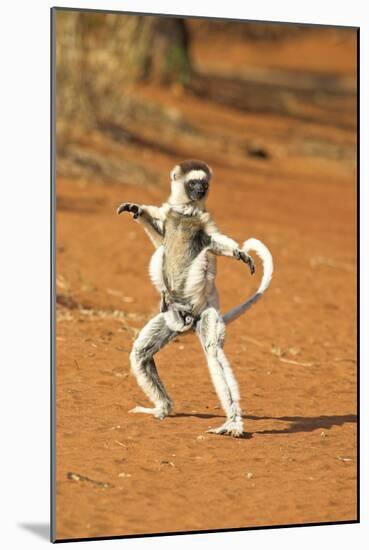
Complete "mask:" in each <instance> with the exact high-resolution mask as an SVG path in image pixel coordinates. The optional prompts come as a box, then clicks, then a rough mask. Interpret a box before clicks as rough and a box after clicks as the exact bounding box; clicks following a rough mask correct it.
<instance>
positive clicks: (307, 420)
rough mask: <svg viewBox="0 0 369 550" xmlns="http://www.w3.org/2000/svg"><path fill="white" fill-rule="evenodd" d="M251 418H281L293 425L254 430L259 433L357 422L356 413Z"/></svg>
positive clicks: (251, 418)
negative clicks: (279, 428)
mask: <svg viewBox="0 0 369 550" xmlns="http://www.w3.org/2000/svg"><path fill="white" fill-rule="evenodd" d="M246 419H249V420H281V421H282V422H291V425H290V426H288V427H287V428H282V429H281V430H278V429H272V430H262V431H260V432H254V433H258V434H271V435H272V434H288V433H299V432H313V431H314V430H317V429H318V428H323V429H326V430H329V429H330V428H332V427H333V426H342V425H343V424H346V423H350V422H354V423H356V422H357V416H356V415H355V414H346V415H332V416H325V415H321V416H306V417H304V416H278V417H270V416H252V415H249V416H246Z"/></svg>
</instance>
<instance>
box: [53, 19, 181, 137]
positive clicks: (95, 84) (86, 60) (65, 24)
mask: <svg viewBox="0 0 369 550" xmlns="http://www.w3.org/2000/svg"><path fill="white" fill-rule="evenodd" d="M56 37H57V40H56V65H57V94H56V100H57V137H58V148H59V147H61V148H62V147H63V146H64V145H65V144H66V143H67V142H70V140H71V139H73V137H74V136H75V135H76V134H78V132H79V131H80V130H83V129H84V130H85V129H86V128H87V129H88V128H89V127H94V126H99V124H100V123H106V122H107V121H108V122H109V123H110V124H113V125H114V124H121V123H122V120H124V114H125V112H126V111H127V109H129V106H130V104H129V99H128V98H127V97H126V96H125V90H127V89H128V88H129V85H130V84H132V83H134V82H137V81H148V82H155V83H160V84H163V85H169V84H172V83H174V82H177V83H178V82H179V83H180V84H182V85H185V84H186V83H187V82H188V81H189V79H190V74H191V65H190V61H189V55H188V36H187V30H186V27H185V22H184V21H183V20H182V19H175V18H167V17H156V16H152V17H151V16H136V15H132V16H131V15H130V16H125V15H119V14H109V13H107V14H105V13H90V12H77V11H64V12H61V11H60V12H58V13H57V23H56ZM127 87H128V88H127Z"/></svg>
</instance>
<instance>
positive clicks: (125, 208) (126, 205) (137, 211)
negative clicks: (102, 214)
mask: <svg viewBox="0 0 369 550" xmlns="http://www.w3.org/2000/svg"><path fill="white" fill-rule="evenodd" d="M122 212H131V213H132V214H133V217H134V218H135V219H136V218H138V217H139V216H142V214H143V209H142V208H141V206H140V205H139V204H135V203H132V202H122V204H121V205H120V206H119V207H118V208H117V214H121V213H122Z"/></svg>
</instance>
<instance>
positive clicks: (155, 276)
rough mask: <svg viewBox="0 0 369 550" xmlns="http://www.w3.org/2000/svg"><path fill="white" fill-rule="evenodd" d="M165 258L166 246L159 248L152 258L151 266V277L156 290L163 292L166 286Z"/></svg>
mask: <svg viewBox="0 0 369 550" xmlns="http://www.w3.org/2000/svg"><path fill="white" fill-rule="evenodd" d="M163 256H164V246H159V248H157V249H156V250H155V252H154V254H153V255H152V257H151V260H150V264H149V275H150V279H151V281H152V282H153V284H154V286H155V288H156V289H157V290H158V291H159V292H162V291H163V290H165V284H164V279H163Z"/></svg>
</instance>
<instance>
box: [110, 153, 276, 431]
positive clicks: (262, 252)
mask: <svg viewBox="0 0 369 550" xmlns="http://www.w3.org/2000/svg"><path fill="white" fill-rule="evenodd" d="M170 176H171V193H170V197H169V199H168V201H167V202H165V203H164V204H163V205H162V206H161V207H156V206H147V205H138V204H133V203H127V202H125V203H123V204H121V205H120V206H119V208H118V210H117V212H118V214H120V213H122V212H130V213H132V214H133V217H134V218H135V219H137V221H139V222H140V223H141V224H142V225H143V227H144V229H145V231H146V233H147V234H148V236H149V237H150V239H151V240H152V242H153V244H154V246H155V248H156V251H155V253H154V255H153V256H152V259H151V262H150V268H149V272H150V277H151V280H152V282H153V283H154V285H155V287H156V288H157V290H158V291H159V292H160V294H161V302H160V313H158V315H156V316H155V317H154V318H153V319H151V321H149V322H148V323H147V325H146V326H145V327H144V328H143V329H142V330H141V332H140V334H139V335H138V337H137V339H136V341H135V342H134V344H133V349H132V352H131V355H130V362H131V370H132V372H133V374H134V375H135V377H136V380H137V382H138V384H139V386H140V387H141V389H142V390H143V391H144V392H145V394H146V395H147V397H148V398H149V399H150V400H151V401H152V402H153V404H154V407H150V408H148V407H141V406H138V407H135V408H134V409H132V410H131V411H130V412H141V413H149V414H152V415H154V416H155V417H156V418H164V417H165V416H168V415H169V413H170V412H171V409H172V402H171V399H170V397H169V395H168V393H167V391H166V389H165V387H164V385H163V382H162V381H161V379H160V377H159V374H158V372H157V370H156V366H155V362H154V358H153V357H154V355H155V353H157V352H158V351H159V350H160V349H162V348H163V347H164V346H165V344H167V343H168V342H170V341H171V340H173V339H174V338H175V337H176V336H178V335H179V334H181V333H183V332H186V331H189V330H192V331H196V333H197V335H198V337H199V339H200V342H201V344H202V347H203V350H204V352H205V356H206V359H207V363H208V368H209V372H210V376H211V379H212V381H213V384H214V387H215V390H216V393H217V395H218V397H219V400H220V402H221V405H222V407H223V409H224V411H225V413H226V416H227V419H226V421H225V423H224V424H222V425H221V426H220V427H218V428H213V429H211V430H209V431H210V432H212V433H217V434H229V435H232V436H234V437H239V436H241V435H242V434H243V421H242V412H241V408H240V395H239V390H238V384H237V381H236V379H235V377H234V374H233V371H232V369H231V366H230V364H229V362H228V360H227V358H226V356H225V354H224V350H223V345H224V338H225V325H226V324H227V323H229V322H230V321H233V320H234V319H236V318H237V317H239V316H240V315H241V314H242V313H243V312H245V311H246V310H247V309H248V308H249V307H250V306H251V305H252V304H254V303H255V302H256V301H257V300H258V299H259V298H260V296H261V295H262V294H263V293H264V292H265V290H266V289H267V287H268V286H269V283H270V281H271V278H272V273H273V260H272V256H271V254H270V252H269V250H268V249H267V248H266V247H265V246H264V245H263V244H262V243H261V242H260V241H258V240H257V239H249V240H247V241H245V243H244V244H243V246H242V247H240V246H239V245H238V244H237V243H236V242H235V241H233V240H232V239H230V238H229V237H227V236H225V235H223V234H222V233H220V231H219V230H218V228H217V226H216V224H215V223H214V221H213V219H212V218H211V215H210V214H209V212H207V210H206V208H205V200H206V197H207V195H208V192H209V186H210V180H211V177H212V171H211V169H210V167H209V166H208V165H207V164H205V163H204V162H201V161H198V160H187V161H184V162H182V163H180V164H178V165H177V166H175V167H174V168H173V170H172V171H171V174H170ZM250 250H253V251H255V252H256V253H257V254H258V256H259V257H260V258H261V260H262V262H263V271H264V272H263V277H262V281H261V284H260V286H259V288H258V290H257V292H256V293H255V294H254V295H253V296H251V298H249V299H248V300H246V301H245V302H243V303H242V304H240V305H239V306H237V307H235V308H234V309H232V310H231V311H229V312H228V313H226V314H225V315H222V314H221V313H220V311H219V298H218V292H217V290H216V287H215V276H216V256H228V257H230V258H235V259H237V260H241V261H243V262H245V263H246V264H247V265H248V267H249V269H250V272H251V274H253V273H254V271H255V265H254V262H253V260H252V258H251V257H250V256H249V255H248V252H249V251H250Z"/></svg>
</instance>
